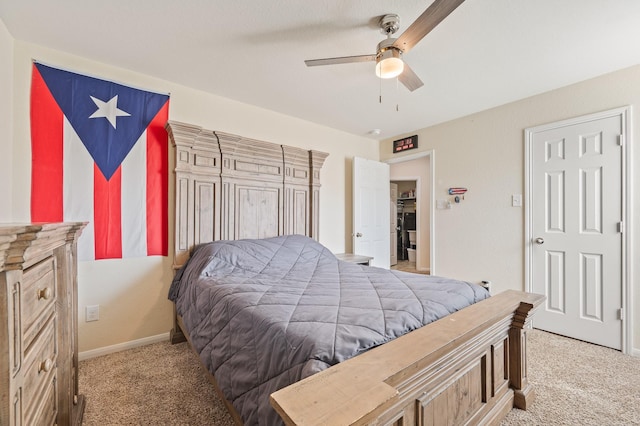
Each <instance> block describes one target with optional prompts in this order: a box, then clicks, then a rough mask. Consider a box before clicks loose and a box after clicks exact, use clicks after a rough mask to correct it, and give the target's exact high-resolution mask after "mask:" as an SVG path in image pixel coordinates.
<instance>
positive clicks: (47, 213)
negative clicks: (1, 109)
mask: <svg viewBox="0 0 640 426" xmlns="http://www.w3.org/2000/svg"><path fill="white" fill-rule="evenodd" d="M30 114H31V221H32V222H61V221H63V220H64V215H63V198H62V197H63V193H62V185H63V172H62V162H63V152H64V148H63V123H64V121H63V114H62V110H60V108H59V107H58V104H57V103H56V101H55V99H54V98H53V96H52V95H51V92H50V91H49V88H48V87H47V85H46V83H45V82H44V80H43V79H42V76H41V75H40V72H39V71H38V69H37V68H36V66H35V64H34V65H33V67H32V71H31V112H30Z"/></svg>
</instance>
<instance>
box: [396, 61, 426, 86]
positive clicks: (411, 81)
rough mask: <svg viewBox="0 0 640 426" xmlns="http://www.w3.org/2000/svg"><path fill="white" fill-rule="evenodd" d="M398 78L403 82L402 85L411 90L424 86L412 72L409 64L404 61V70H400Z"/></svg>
mask: <svg viewBox="0 0 640 426" xmlns="http://www.w3.org/2000/svg"><path fill="white" fill-rule="evenodd" d="M398 80H400V83H402V84H404V86H405V87H406V88H407V89H409V91H411V92H413V91H414V90H416V89H419V88H421V87H422V86H424V83H423V82H422V80H420V77H418V75H417V74H416V73H415V72H413V70H412V69H411V67H410V66H409V64H407V63H406V62H405V63H404V70H403V71H402V74H400V75H399V76H398Z"/></svg>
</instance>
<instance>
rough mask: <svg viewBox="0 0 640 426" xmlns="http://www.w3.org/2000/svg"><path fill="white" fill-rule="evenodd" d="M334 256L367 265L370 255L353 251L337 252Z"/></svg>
mask: <svg viewBox="0 0 640 426" xmlns="http://www.w3.org/2000/svg"><path fill="white" fill-rule="evenodd" d="M336 257H337V258H338V259H340V260H344V261H345V262H351V263H357V264H358V265H367V266H369V265H370V263H371V259H373V257H371V256H363V255H361V254H353V253H337V254H336Z"/></svg>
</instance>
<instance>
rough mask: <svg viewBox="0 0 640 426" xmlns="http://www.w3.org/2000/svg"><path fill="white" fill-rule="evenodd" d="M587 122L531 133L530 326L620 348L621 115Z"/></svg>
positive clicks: (546, 128)
mask: <svg viewBox="0 0 640 426" xmlns="http://www.w3.org/2000/svg"><path fill="white" fill-rule="evenodd" d="M585 120H586V121H579V120H578V121H575V120H573V121H571V122H569V123H571V124H567V125H560V126H559V127H554V126H553V125H550V126H544V127H541V128H539V129H542V130H536V129H532V130H531V131H530V132H531V133H527V136H528V138H527V140H528V143H529V144H530V146H529V153H530V166H531V170H530V177H529V178H530V190H531V203H532V205H531V208H530V210H529V211H530V215H531V217H530V226H531V227H530V230H531V241H530V242H529V243H530V244H531V246H530V250H531V252H530V259H531V262H532V264H531V288H532V290H533V292H535V293H540V294H544V295H545V296H546V297H547V300H546V304H545V306H544V309H540V310H539V311H538V313H536V316H535V318H534V323H533V324H534V327H536V328H540V329H543V330H547V331H550V332H554V333H558V334H561V335H565V336H569V337H573V338H577V339H580V340H585V341H589V342H593V343H597V344H600V345H604V346H608V347H611V348H615V349H622V335H623V328H622V321H621V319H620V318H621V310H620V309H621V308H622V307H623V304H622V303H623V300H622V288H623V281H622V279H623V268H622V234H621V232H620V231H621V229H620V227H621V221H622V217H623V216H622V215H623V196H622V193H623V192H622V189H623V187H622V182H623V175H622V149H621V146H620V145H619V141H620V140H623V119H622V116H621V115H615V116H609V117H606V118H597V119H595V118H594V119H589V118H588V117H585ZM559 124H560V123H559Z"/></svg>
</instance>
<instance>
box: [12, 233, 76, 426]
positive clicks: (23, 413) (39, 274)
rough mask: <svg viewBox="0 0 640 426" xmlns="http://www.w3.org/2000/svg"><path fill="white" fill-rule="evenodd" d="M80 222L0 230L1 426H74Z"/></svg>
mask: <svg viewBox="0 0 640 426" xmlns="http://www.w3.org/2000/svg"><path fill="white" fill-rule="evenodd" d="M84 226H85V224H84V223H51V224H25V225H20V224H18V225H14V224H9V225H4V224H3V225H0V342H1V345H0V425H11V426H14V425H53V424H57V425H59V426H62V425H76V424H81V423H82V415H83V412H84V398H83V397H82V396H81V395H79V393H78V374H77V373H78V343H77V340H78V339H77V329H78V314H77V312H78V301H77V293H76V286H77V278H76V266H77V261H76V242H77V239H78V237H79V236H80V233H81V232H82V228H84Z"/></svg>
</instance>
